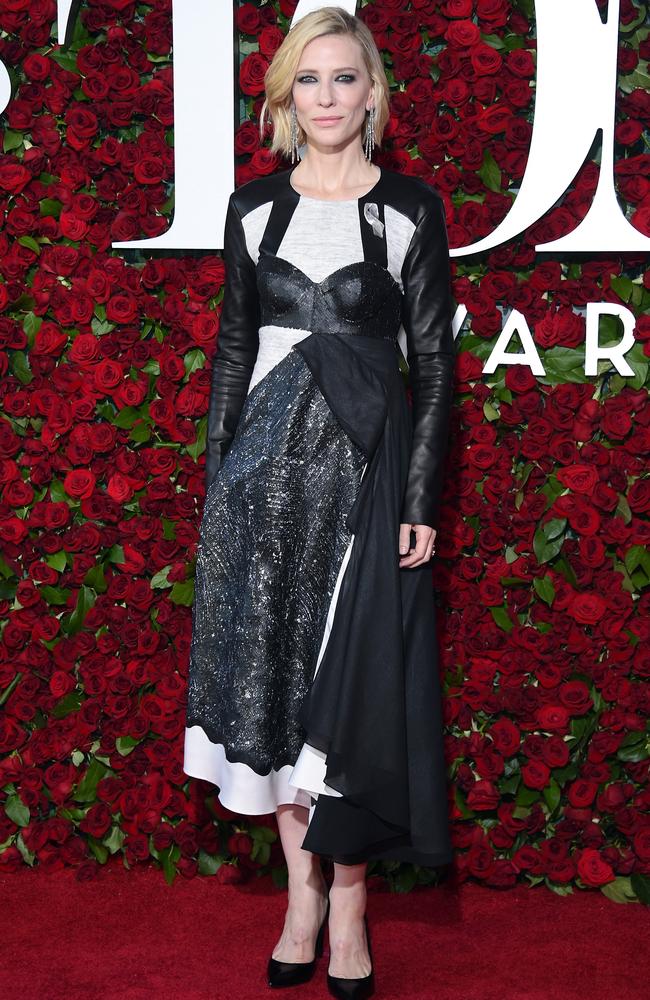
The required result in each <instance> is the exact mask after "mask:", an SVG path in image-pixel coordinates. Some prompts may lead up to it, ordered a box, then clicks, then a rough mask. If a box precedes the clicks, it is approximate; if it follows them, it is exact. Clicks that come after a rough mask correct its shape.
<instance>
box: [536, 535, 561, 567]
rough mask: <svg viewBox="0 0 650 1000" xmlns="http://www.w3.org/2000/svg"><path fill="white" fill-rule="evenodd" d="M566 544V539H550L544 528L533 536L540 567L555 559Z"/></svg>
mask: <svg viewBox="0 0 650 1000" xmlns="http://www.w3.org/2000/svg"><path fill="white" fill-rule="evenodd" d="M563 543H564V537H563V536H562V535H558V537H557V538H553V539H548V538H547V537H546V534H545V533H544V529H543V528H538V529H537V531H536V532H535V534H534V535H533V551H534V553H535V556H536V558H537V562H538V563H539V565H540V566H542V565H543V564H544V563H546V562H549V561H550V560H551V559H554V558H555V556H556V555H557V554H558V552H559V551H560V549H561V548H562V545H563Z"/></svg>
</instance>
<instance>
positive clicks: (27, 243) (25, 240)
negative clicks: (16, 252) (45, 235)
mask: <svg viewBox="0 0 650 1000" xmlns="http://www.w3.org/2000/svg"><path fill="white" fill-rule="evenodd" d="M18 242H19V243H20V245H21V246H23V247H27V248H28V250H33V251H34V253H35V254H40V252H41V246H40V243H37V242H36V240H35V239H34V237H33V236H19V237H18Z"/></svg>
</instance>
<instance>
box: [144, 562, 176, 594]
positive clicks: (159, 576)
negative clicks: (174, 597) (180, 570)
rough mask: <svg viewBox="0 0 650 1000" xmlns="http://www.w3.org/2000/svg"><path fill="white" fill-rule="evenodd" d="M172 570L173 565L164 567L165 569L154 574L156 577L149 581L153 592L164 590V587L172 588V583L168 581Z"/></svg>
mask: <svg viewBox="0 0 650 1000" xmlns="http://www.w3.org/2000/svg"><path fill="white" fill-rule="evenodd" d="M170 569H171V565H169V566H163V568H162V569H159V570H158V572H157V573H154V575H153V576H152V577H151V580H150V581H149V585H150V587H151V589H152V590H156V589H163V588H164V587H171V583H170V582H169V580H168V579H167V577H168V576H169V571H170Z"/></svg>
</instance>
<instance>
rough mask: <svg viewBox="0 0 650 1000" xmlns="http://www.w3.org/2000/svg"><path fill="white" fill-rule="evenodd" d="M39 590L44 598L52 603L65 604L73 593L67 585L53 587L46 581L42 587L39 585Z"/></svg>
mask: <svg viewBox="0 0 650 1000" xmlns="http://www.w3.org/2000/svg"><path fill="white" fill-rule="evenodd" d="M39 591H40V594H41V596H42V598H43V600H44V601H47V603H48V604H50V605H58V604H61V605H64V606H65V605H66V604H67V603H68V598H69V597H70V594H71V591H70V590H68V589H67V588H66V587H53V586H52V585H51V584H49V583H44V584H43V586H42V587H39Z"/></svg>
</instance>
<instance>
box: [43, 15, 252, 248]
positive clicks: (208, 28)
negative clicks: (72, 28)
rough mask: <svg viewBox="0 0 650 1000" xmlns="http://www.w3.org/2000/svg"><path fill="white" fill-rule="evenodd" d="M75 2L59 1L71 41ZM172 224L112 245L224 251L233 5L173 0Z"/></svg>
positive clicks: (230, 165) (61, 31) (61, 25)
mask: <svg viewBox="0 0 650 1000" xmlns="http://www.w3.org/2000/svg"><path fill="white" fill-rule="evenodd" d="M72 4H73V0H58V37H59V39H65V38H66V32H67V30H68V19H69V16H70V9H71V7H72ZM172 45H173V79H174V84H173V85H174V218H173V221H172V224H171V226H170V227H169V229H167V230H166V231H165V232H164V233H161V235H160V236H154V237H152V238H151V239H144V240H124V241H121V242H119V243H111V246H113V247H117V248H119V249H122V248H125V249H128V248H129V247H140V248H142V249H143V250H149V249H156V250H157V249H161V248H164V249H171V250H220V249H222V248H223V230H224V224H225V220H226V208H227V201H228V195H229V194H230V192H231V191H232V190H233V189H234V186H235V184H234V179H235V178H234V146H235V129H236V127H237V125H238V123H239V114H237V121H235V112H234V108H235V106H237V109H238V107H239V106H238V102H236V101H235V98H234V95H235V93H236V92H237V90H238V88H237V86H236V84H237V77H235V75H234V74H235V72H236V73H237V74H238V73H239V60H235V53H236V51H237V45H238V42H237V38H236V37H235V34H234V20H233V5H232V3H222V2H221V0H219V2H218V3H215V2H214V0H192V2H191V3H187V2H186V0H185V2H181V0H172Z"/></svg>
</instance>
